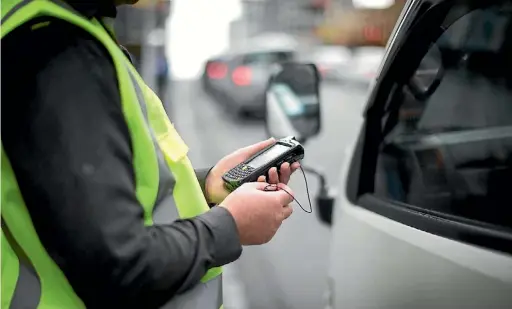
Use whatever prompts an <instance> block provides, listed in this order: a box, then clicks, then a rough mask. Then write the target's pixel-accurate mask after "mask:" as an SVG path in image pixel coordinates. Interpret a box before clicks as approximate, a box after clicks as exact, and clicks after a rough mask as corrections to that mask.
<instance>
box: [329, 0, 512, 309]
mask: <svg viewBox="0 0 512 309" xmlns="http://www.w3.org/2000/svg"><path fill="white" fill-rule="evenodd" d="M411 3H416V7H415V8H411V7H410V4H411ZM511 8H512V3H511V1H480V2H478V1H437V2H436V4H434V5H431V4H430V2H427V1H410V2H409V9H411V11H409V15H407V16H405V19H404V20H402V22H401V24H402V25H403V24H404V23H408V25H409V26H406V27H405V28H403V29H402V30H401V31H399V33H398V34H397V36H396V37H394V38H393V42H392V43H391V44H390V46H389V47H388V53H387V55H386V57H385V58H386V60H385V62H384V63H383V65H382V67H381V73H380V75H379V76H378V78H377V81H376V83H375V85H374V86H373V89H372V93H371V95H370V98H369V102H368V107H367V109H366V111H365V113H364V117H365V123H364V125H363V127H362V129H361V132H360V136H359V138H358V142H357V144H356V145H355V146H354V149H353V153H352V155H351V159H350V163H349V164H347V166H346V168H345V169H344V172H343V174H342V181H343V182H344V183H346V184H347V186H346V188H345V190H342V191H344V192H343V193H342V194H341V195H340V197H339V199H338V201H337V204H336V206H335V209H334V217H333V226H332V229H333V230H332V232H333V238H332V249H331V256H330V269H329V274H328V292H327V300H326V304H327V306H328V307H329V308H353V309H357V308H365V309H366V308H383V309H386V308H394V309H401V308H404V309H405V308H446V309H448V308H450V309H451V308H510V304H512V294H511V293H510V291H512V202H511V198H510V193H509V191H510V188H511V185H510V184H511V183H512V61H511V58H510V53H511V51H512V10H511ZM407 9H408V8H406V9H405V11H406V10H407Z"/></svg>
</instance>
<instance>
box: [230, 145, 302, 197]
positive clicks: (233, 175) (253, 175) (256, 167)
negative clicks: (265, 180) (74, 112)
mask: <svg viewBox="0 0 512 309" xmlns="http://www.w3.org/2000/svg"><path fill="white" fill-rule="evenodd" d="M303 158H304V147H302V145H301V144H300V143H299V142H298V141H297V140H296V139H295V137H286V138H283V139H280V140H278V141H277V142H276V143H275V144H273V145H272V146H269V147H267V148H265V149H263V150H262V151H260V152H258V153H257V154H255V155H254V156H252V157H251V158H249V159H247V160H246V161H244V162H242V163H240V164H239V165H237V166H235V167H234V168H233V169H231V170H230V171H228V172H227V173H226V174H224V175H223V176H222V179H223V180H224V182H225V183H226V187H227V188H228V189H229V190H231V191H232V190H235V189H236V188H238V187H239V186H241V185H243V184H244V183H246V182H254V181H257V180H258V177H260V176H262V175H264V176H267V177H268V171H269V170H270V169H271V168H272V167H277V169H278V170H279V168H280V167H281V164H283V163H285V162H288V163H290V164H292V163H294V162H297V161H300V160H302V159H303Z"/></svg>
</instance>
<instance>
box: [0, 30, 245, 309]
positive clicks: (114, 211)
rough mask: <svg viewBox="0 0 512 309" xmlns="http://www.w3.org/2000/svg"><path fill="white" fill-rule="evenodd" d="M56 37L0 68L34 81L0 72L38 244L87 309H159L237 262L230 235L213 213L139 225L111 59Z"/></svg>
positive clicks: (231, 229) (227, 221) (8, 141)
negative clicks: (212, 271)
mask: <svg viewBox="0 0 512 309" xmlns="http://www.w3.org/2000/svg"><path fill="white" fill-rule="evenodd" d="M50 28H51V27H50ZM45 31H49V30H45ZM59 31H62V30H59ZM60 34H61V32H59V33H55V32H53V33H52V34H51V35H52V36H53V38H52V39H54V40H52V39H50V38H49V37H45V36H44V35H41V37H40V39H41V42H40V44H39V45H38V44H36V43H34V42H33V44H35V45H37V46H36V47H38V48H32V49H29V48H22V46H17V47H16V51H17V50H18V48H19V50H24V51H25V52H26V53H27V54H23V55H19V54H18V55H17V54H16V51H10V50H9V46H10V47H12V46H14V45H13V44H10V43H9V44H4V42H2V43H3V46H2V49H3V50H2V52H5V54H4V55H2V57H4V56H6V57H10V59H16V57H18V58H20V59H22V60H23V59H25V60H24V61H26V62H27V65H30V68H32V70H36V69H37V71H28V70H29V68H28V67H27V68H26V70H25V71H24V70H20V66H22V65H23V64H22V62H21V60H20V61H14V60H13V61H12V63H7V62H3V63H2V66H3V67H2V74H7V75H8V76H11V77H12V78H10V79H3V78H2V108H3V111H2V112H3V113H2V115H6V114H7V115H9V117H2V127H8V128H9V130H2V143H3V146H4V149H5V151H6V153H7V155H8V157H9V159H10V161H11V164H12V167H13V170H14V171H15V173H16V177H17V180H18V184H19V187H20V190H21V192H22V194H23V197H24V199H25V203H26V206H27V209H28V211H29V213H30V215H31V217H32V220H33V224H34V226H35V228H36V231H37V233H38V235H39V238H40V241H41V242H42V244H43V246H44V248H45V249H46V251H47V252H48V253H49V255H50V256H51V257H52V259H53V260H54V261H55V262H56V263H57V265H58V266H59V267H60V269H61V270H62V271H63V273H64V274H65V276H66V278H67V279H68V281H69V282H70V284H71V286H72V287H73V289H74V290H75V292H76V293H77V294H78V295H79V296H80V297H81V299H82V300H83V301H84V303H85V305H86V307H87V308H146V309H151V308H159V307H160V306H161V305H162V304H164V303H166V302H167V301H169V300H170V299H171V298H172V297H173V296H174V295H176V293H180V292H183V291H185V290H187V289H188V288H190V287H191V286H193V285H195V284H197V283H198V282H199V280H200V279H201V277H202V276H203V275H204V274H205V273H206V271H207V270H208V269H209V268H211V267H215V266H220V265H224V264H227V263H230V262H232V261H234V260H235V259H237V258H238V257H239V256H240V254H241V250H242V248H241V246H240V242H239V238H238V233H237V228H236V224H235V222H234V220H233V218H232V216H231V215H230V213H229V212H228V211H227V210H225V209H224V208H221V207H214V208H212V209H211V210H210V211H209V212H207V213H205V214H203V215H201V216H198V217H196V218H192V219H188V220H178V221H175V222H174V223H173V224H169V225H158V226H149V227H148V226H145V225H144V220H143V209H142V207H141V205H140V203H139V201H138V199H137V197H136V195H135V177H134V169H133V167H132V161H133V153H132V148H131V147H132V145H131V142H130V141H131V140H130V134H129V131H128V128H127V125H126V123H125V121H124V116H123V112H122V108H121V103H120V97H119V92H118V88H117V79H116V74H115V70H114V67H113V65H112V63H111V60H110V58H109V55H108V54H106V51H105V50H104V49H103V48H102V47H101V46H99V45H98V44H97V43H95V41H94V40H92V39H90V38H89V37H86V38H81V37H80V35H79V34H76V33H72V32H71V31H70V32H69V33H67V34H66V35H67V36H66V38H60V40H57V39H55V36H56V37H58V36H59V35H60ZM66 39H67V40H68V41H66ZM48 41H50V42H61V45H62V46H60V45H58V44H57V43H55V44H53V45H52V44H49V45H51V48H50V47H49V46H48V44H46V43H47V42H48ZM64 43H65V44H64ZM6 46H7V48H6ZM45 55H46V58H45ZM56 55H58V56H56ZM27 59H30V60H27ZM17 72H18V73H17ZM21 72H23V74H21Z"/></svg>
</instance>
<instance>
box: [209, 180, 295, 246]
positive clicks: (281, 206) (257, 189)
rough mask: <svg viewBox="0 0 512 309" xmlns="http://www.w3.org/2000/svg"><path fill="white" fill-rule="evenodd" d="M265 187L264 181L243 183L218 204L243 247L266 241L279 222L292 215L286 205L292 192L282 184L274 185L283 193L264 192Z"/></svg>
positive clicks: (275, 191) (266, 184)
mask: <svg viewBox="0 0 512 309" xmlns="http://www.w3.org/2000/svg"><path fill="white" fill-rule="evenodd" d="M268 185H269V184H268V183H265V182H251V183H245V184H243V185H242V186H240V187H239V188H237V189H236V190H235V191H233V192H232V193H231V194H230V195H228V196H227V197H226V199H225V200H224V201H223V202H222V204H220V205H219V206H220V207H225V208H226V209H227V210H228V211H229V212H230V213H231V215H232V216H233V218H234V220H235V222H236V226H237V229H238V235H239V237H240V243H241V244H242V245H244V246H248V245H261V244H265V243H267V242H269V241H270V240H271V239H272V237H274V235H275V234H276V232H277V230H278V229H279V227H280V226H281V223H282V222H283V220H285V219H287V218H288V217H289V216H290V215H291V214H292V212H293V209H292V208H291V207H290V206H289V204H290V203H291V202H292V201H293V191H291V189H290V188H289V187H288V186H286V185H284V184H278V185H277V186H278V187H279V188H282V189H284V190H276V189H277V188H274V190H272V189H270V191H265V187H267V186H268ZM285 190H286V191H287V192H288V193H289V194H288V193H286V192H285Z"/></svg>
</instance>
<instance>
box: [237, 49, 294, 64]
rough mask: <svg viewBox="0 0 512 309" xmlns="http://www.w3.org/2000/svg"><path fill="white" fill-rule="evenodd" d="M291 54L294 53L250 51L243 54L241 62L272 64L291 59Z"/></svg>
mask: <svg viewBox="0 0 512 309" xmlns="http://www.w3.org/2000/svg"><path fill="white" fill-rule="evenodd" d="M293 55H294V53H293V52H289V51H282V52H258V53H250V54H247V55H245V56H244V59H243V64H245V65H259V64H274V63H279V62H285V61H290V60H292V59H293Z"/></svg>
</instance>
